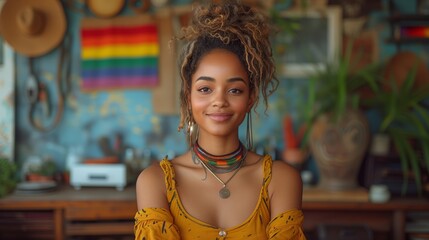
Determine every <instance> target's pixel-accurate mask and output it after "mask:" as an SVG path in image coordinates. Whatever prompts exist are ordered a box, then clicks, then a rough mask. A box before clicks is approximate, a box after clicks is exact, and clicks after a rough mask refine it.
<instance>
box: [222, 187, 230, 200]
mask: <svg viewBox="0 0 429 240" xmlns="http://www.w3.org/2000/svg"><path fill="white" fill-rule="evenodd" d="M230 195H231V192H230V191H229V189H228V188H226V186H223V188H222V189H220V190H219V197H221V198H223V199H226V198H229V196H230Z"/></svg>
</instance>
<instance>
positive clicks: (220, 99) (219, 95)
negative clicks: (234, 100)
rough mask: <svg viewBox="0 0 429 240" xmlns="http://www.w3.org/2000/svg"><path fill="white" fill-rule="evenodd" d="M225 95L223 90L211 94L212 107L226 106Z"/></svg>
mask: <svg viewBox="0 0 429 240" xmlns="http://www.w3.org/2000/svg"><path fill="white" fill-rule="evenodd" d="M227 104H228V101H227V96H226V93H225V92H224V91H216V92H215V94H213V104H212V105H213V107H224V106H227Z"/></svg>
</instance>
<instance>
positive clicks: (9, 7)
mask: <svg viewBox="0 0 429 240" xmlns="http://www.w3.org/2000/svg"><path fill="white" fill-rule="evenodd" d="M66 28H67V23H66V17H65V13H64V9H63V6H62V5H61V2H60V0H42V1H40V0H39V1H37V0H7V1H6V2H5V3H4V5H3V8H2V9H1V13H0V29H1V33H2V35H3V38H4V39H5V40H6V42H8V43H9V44H10V45H11V46H12V48H14V49H15V51H17V52H18V53H20V54H23V55H26V56H29V57H37V56H40V55H44V54H46V53H48V52H49V51H51V50H52V49H54V48H55V47H57V46H58V45H59V44H60V43H61V41H62V39H63V38H64V34H65V32H66Z"/></svg>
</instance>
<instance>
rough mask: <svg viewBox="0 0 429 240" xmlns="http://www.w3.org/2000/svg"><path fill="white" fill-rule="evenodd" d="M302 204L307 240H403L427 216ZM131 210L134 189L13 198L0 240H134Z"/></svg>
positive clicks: (411, 206)
mask: <svg viewBox="0 0 429 240" xmlns="http://www.w3.org/2000/svg"><path fill="white" fill-rule="evenodd" d="M304 199H305V201H304V202H303V210H304V214H305V220H304V230H305V231H306V233H307V232H308V233H309V234H308V237H307V238H308V240H311V239H316V238H315V237H314V233H315V232H316V231H317V227H318V226H319V225H320V224H335V225H342V226H348V225H362V224H365V225H367V226H369V228H370V229H371V230H372V231H373V233H374V239H377V240H379V239H380V240H382V239H394V240H405V239H406V232H405V224H406V221H407V214H408V213H409V212H416V211H418V212H421V211H428V212H429V202H428V200H425V199H393V200H391V201H389V202H387V203H383V204H376V203H370V202H368V201H357V202H353V201H340V202H339V201H311V200H309V199H308V198H305V197H304ZM136 210H137V207H136V201H135V191H134V186H130V187H127V188H125V190H124V191H117V190H116V189H114V188H88V187H86V188H82V189H81V190H74V189H73V188H71V187H62V188H60V189H58V190H56V191H53V192H49V193H41V194H32V195H29V194H26V195H24V194H12V195H9V196H6V197H4V198H2V199H0V239H22V237H23V236H28V235H29V234H31V236H32V238H31V239H59V240H61V239H72V238H78V239H85V238H91V239H97V238H95V236H103V235H104V236H109V239H112V238H113V237H112V236H118V239H133V223H134V220H133V218H134V214H135V212H136ZM14 237H16V238H14ZM20 237H21V238H20Z"/></svg>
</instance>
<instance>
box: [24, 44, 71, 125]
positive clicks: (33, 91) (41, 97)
mask: <svg viewBox="0 0 429 240" xmlns="http://www.w3.org/2000/svg"><path fill="white" fill-rule="evenodd" d="M67 39H68V38H66V40H65V41H64V42H63V44H62V45H61V46H60V56H59V61H58V66H57V76H56V81H55V89H54V90H55V91H56V92H57V99H56V100H57V109H56V113H55V118H54V120H53V122H52V123H51V124H50V125H45V124H42V123H41V121H38V120H37V119H36V116H35V112H36V106H37V105H38V104H40V103H41V101H44V102H42V104H45V108H49V106H46V105H49V103H48V101H50V100H51V103H52V99H49V94H48V92H47V89H46V87H44V85H43V84H42V83H41V82H39V81H37V78H36V76H35V74H34V72H33V69H32V68H33V66H32V59H31V58H30V59H29V65H30V66H29V67H30V76H33V79H31V77H30V79H29V81H30V82H31V81H33V83H30V82H28V84H27V87H28V89H27V97H28V100H29V103H30V108H29V110H28V118H29V122H30V123H31V125H32V126H33V127H34V128H35V129H36V130H38V131H40V132H49V131H51V130H53V129H55V127H57V126H58V124H59V122H60V121H61V119H62V116H63V111H64V96H63V90H62V87H61V86H62V84H61V82H62V81H61V80H62V78H63V71H62V70H63V66H64V61H65V58H67V57H69V55H68V50H69V41H68V40H67ZM68 67H69V66H68ZM67 73H68V71H67ZM67 77H69V76H67ZM35 84H36V85H35ZM34 86H35V88H34ZM46 113H47V114H45V115H50V113H51V111H50V109H48V110H47V111H46Z"/></svg>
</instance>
